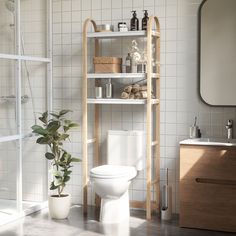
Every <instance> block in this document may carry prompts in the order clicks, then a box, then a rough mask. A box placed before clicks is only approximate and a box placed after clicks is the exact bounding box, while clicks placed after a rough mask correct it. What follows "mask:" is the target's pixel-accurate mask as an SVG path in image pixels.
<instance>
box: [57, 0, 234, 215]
mask: <svg viewBox="0 0 236 236" xmlns="http://www.w3.org/2000/svg"><path fill="white" fill-rule="evenodd" d="M200 2H201V0H137V1H136V0H135V1H132V0H115V1H113V0H88V1H81V0H53V45H54V47H53V49H54V50H53V55H54V72H53V73H54V106H55V108H58V109H60V108H62V107H64V108H70V109H72V110H74V114H73V115H72V117H73V118H74V119H78V120H79V122H80V123H81V93H82V89H83V88H82V87H81V77H82V71H81V63H82V57H81V56H82V45H81V43H82V38H81V36H82V24H83V21H84V20H85V18H86V17H90V16H91V17H93V18H94V19H95V20H96V21H97V23H98V24H100V23H112V24H114V25H115V26H116V25H117V22H119V21H126V22H127V23H128V24H129V20H130V17H131V13H130V11H131V10H133V9H135V10H137V14H138V17H139V19H140V21H141V18H142V10H143V9H148V10H149V12H150V14H154V15H156V16H158V17H159V20H160V23H161V121H160V122H161V186H162V185H163V184H164V183H165V168H169V170H170V176H169V179H170V183H171V185H172V187H173V208H174V209H173V210H174V212H178V209H179V197H178V194H179V188H178V184H179V144H178V142H179V141H180V140H183V139H185V138H187V137H188V127H189V126H190V125H191V124H192V123H193V120H194V116H197V117H198V123H199V126H200V128H201V132H202V135H203V136H205V137H208V136H211V137H224V136H225V135H226V132H225V129H224V125H225V123H226V120H227V119H229V118H231V119H236V110H235V109H234V108H218V107H217V108H212V107H209V106H206V105H205V104H204V103H202V102H201V100H200V98H199V96H198V91H197V79H198V78H197V47H196V45H197V10H198V6H199V4H200ZM126 43H127V41H125V40H124V42H123V45H124V47H123V48H124V49H122V44H120V43H118V42H114V41H111V40H110V41H108V42H106V43H105V46H104V47H103V50H102V52H103V54H104V55H121V56H123V57H124V56H125V55H126V52H127V44H126ZM111 45H112V46H111ZM90 67H91V68H92V65H91V66H90ZM144 122H145V116H144V113H143V111H142V108H140V107H137V106H103V108H102V112H101V123H102V124H101V139H102V143H101V148H102V155H105V154H106V151H105V137H106V135H105V133H106V130H107V129H144V128H145V123H144ZM91 130H92V127H91ZM68 147H70V148H71V151H72V152H73V153H74V154H75V155H79V156H81V132H80V131H79V132H74V133H73V138H72V143H71V144H70V145H69V144H68ZM89 153H90V154H91V153H92V151H91V150H89ZM90 164H92V163H90ZM81 174H82V172H81V165H80V164H78V165H76V166H75V170H74V172H73V178H72V181H71V183H70V185H69V188H68V191H71V192H72V197H73V202H74V203H82V190H81ZM144 176H145V173H140V175H139V176H138V177H137V178H136V180H135V181H134V182H133V183H132V185H131V188H130V196H131V199H135V200H143V199H144V198H145V185H144ZM91 199H92V198H91ZM91 199H90V203H92V201H91Z"/></svg>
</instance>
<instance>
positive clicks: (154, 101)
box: [87, 98, 159, 105]
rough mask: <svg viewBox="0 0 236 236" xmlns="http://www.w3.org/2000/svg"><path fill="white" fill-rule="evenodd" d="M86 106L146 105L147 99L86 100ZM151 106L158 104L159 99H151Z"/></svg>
mask: <svg viewBox="0 0 236 236" xmlns="http://www.w3.org/2000/svg"><path fill="white" fill-rule="evenodd" d="M87 103H88V104H140V105H142V104H147V99H118V98H117V99H115V98H113V99H107V98H104V99H97V98H88V99H87ZM151 103H152V104H158V103H159V99H152V100H151Z"/></svg>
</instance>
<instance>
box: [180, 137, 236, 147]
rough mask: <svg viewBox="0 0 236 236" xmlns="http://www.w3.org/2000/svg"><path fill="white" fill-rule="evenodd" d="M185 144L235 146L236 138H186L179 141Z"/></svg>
mask: <svg viewBox="0 0 236 236" xmlns="http://www.w3.org/2000/svg"><path fill="white" fill-rule="evenodd" d="M180 144H186V145H208V146H236V139H222V138H197V139H186V140H183V141H181V142H180Z"/></svg>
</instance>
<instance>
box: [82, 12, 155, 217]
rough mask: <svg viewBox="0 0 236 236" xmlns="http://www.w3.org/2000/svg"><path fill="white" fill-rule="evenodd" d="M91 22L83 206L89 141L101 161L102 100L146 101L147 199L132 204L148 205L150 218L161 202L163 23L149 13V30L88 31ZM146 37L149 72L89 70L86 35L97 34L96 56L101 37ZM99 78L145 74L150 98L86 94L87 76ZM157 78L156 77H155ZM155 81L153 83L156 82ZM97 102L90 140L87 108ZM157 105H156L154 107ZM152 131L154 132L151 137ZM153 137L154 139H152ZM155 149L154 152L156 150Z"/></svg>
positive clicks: (119, 102)
mask: <svg viewBox="0 0 236 236" xmlns="http://www.w3.org/2000/svg"><path fill="white" fill-rule="evenodd" d="M91 23H92V25H93V27H94V30H95V31H96V24H95V22H94V21H93V20H92V19H90V18H89V19H87V20H86V21H85V23H84V29H83V75H84V76H83V199H84V209H87V183H88V169H87V168H88V160H87V158H88V157H87V155H88V153H87V145H88V143H93V144H94V149H95V150H94V153H95V154H94V160H93V161H94V165H99V164H100V163H99V162H100V158H99V152H100V151H99V104H143V105H145V104H146V116H147V119H146V120H147V125H146V127H147V130H146V134H147V135H146V138H147V153H146V174H147V176H146V186H147V191H146V201H144V202H138V201H135V202H134V201H131V207H134V208H142V209H146V218H147V219H151V212H152V211H154V210H159V205H160V187H159V185H160V181H159V179H160V178H159V175H160V173H159V172H160V170H159V169H160V167H159V161H160V160H159V159H160V147H159V139H160V134H159V133H160V108H159V101H160V81H159V78H160V33H159V31H160V26H159V21H158V19H157V17H153V16H150V17H149V21H148V26H147V31H129V32H92V33H87V31H88V26H89V25H90V24H91ZM153 25H155V28H156V31H154V30H153V29H152V28H153ZM134 36H135V37H147V58H148V61H147V73H114V74H112V73H110V74H104V73H103V74H95V73H92V74H88V73H87V52H88V50H87V38H95V56H100V54H99V51H100V47H99V41H98V39H102V38H113V37H134ZM153 39H155V42H156V47H157V50H156V53H155V58H154V60H155V61H156V62H157V65H158V67H157V70H156V71H155V72H153V65H152V40H153ZM99 78H137V79H139V78H141V79H142V78H143V79H145V78H146V79H147V99H91V98H88V97H87V79H95V84H96V85H98V84H99V83H100V81H99ZM153 78H155V79H156V80H153ZM153 82H154V83H153ZM153 88H154V91H156V94H155V95H156V99H152V96H151V94H152V90H153ZM89 103H90V104H96V105H95V127H94V129H95V130H94V139H91V142H90V141H89V142H88V137H87V129H88V127H87V119H88V114H87V112H88V110H87V104H89ZM153 106H155V108H153ZM154 111H155V118H153V117H152V116H153V112H154ZM152 131H153V133H154V136H153V137H152ZM153 138H154V140H152V139H153ZM153 149H155V152H154V153H153ZM152 155H153V157H154V158H155V161H154V166H152V165H151V163H152ZM152 170H153V172H154V173H155V179H154V180H152V178H151V173H152ZM153 187H154V188H155V191H156V194H155V197H154V198H155V199H152V197H151V191H152V188H153ZM99 202H100V201H99V198H98V197H97V196H96V197H95V204H96V206H98V205H99Z"/></svg>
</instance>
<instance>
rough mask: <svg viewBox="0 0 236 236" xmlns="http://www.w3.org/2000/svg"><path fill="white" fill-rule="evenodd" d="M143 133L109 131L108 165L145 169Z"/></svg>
mask: <svg viewBox="0 0 236 236" xmlns="http://www.w3.org/2000/svg"><path fill="white" fill-rule="evenodd" d="M143 141H144V137H143V131H139V130H137V131H136V130H109V131H108V134H107V164H108V165H123V166H135V167H136V169H137V170H142V169H143V158H144V143H143Z"/></svg>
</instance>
